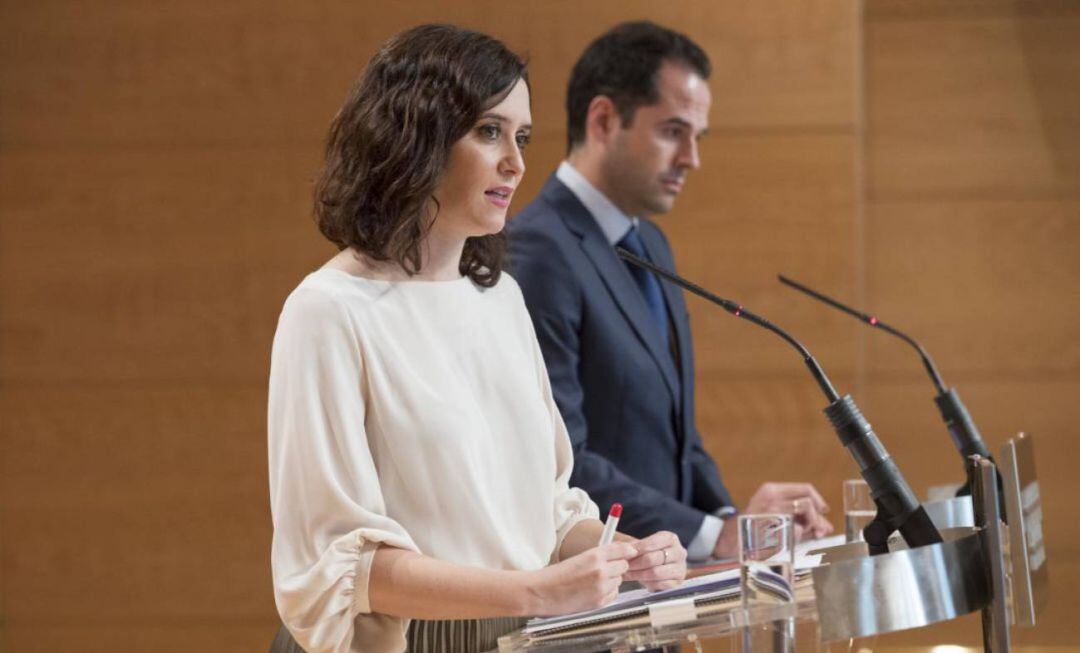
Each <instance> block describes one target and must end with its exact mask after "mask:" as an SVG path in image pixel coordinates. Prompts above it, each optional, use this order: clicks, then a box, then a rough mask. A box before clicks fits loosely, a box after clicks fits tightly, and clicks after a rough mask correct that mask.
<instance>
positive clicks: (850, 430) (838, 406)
mask: <svg viewBox="0 0 1080 653" xmlns="http://www.w3.org/2000/svg"><path fill="white" fill-rule="evenodd" d="M615 252H616V253H617V254H618V255H619V257H620V258H622V259H623V260H625V261H628V262H629V263H631V264H633V265H636V266H638V267H641V268H644V269H646V270H649V271H650V272H652V273H653V274H655V275H657V276H659V277H660V278H662V279H665V280H667V281H669V282H671V283H674V284H675V285H677V286H679V287H681V288H683V289H684V290H688V291H689V292H692V293H694V294H695V295H698V296H700V297H703V298H705V299H707V300H709V301H710V302H712V303H714V304H716V305H718V306H720V307H721V308H723V309H724V310H725V311H727V312H728V313H731V314H732V315H734V316H735V317H740V318H742V319H744V320H749V321H750V322H753V323H754V324H756V325H758V326H761V327H764V328H766V329H768V330H769V331H772V332H773V333H775V334H777V335H778V336H780V337H781V338H783V339H784V340H785V341H786V342H787V343H788V344H790V345H791V346H792V347H794V348H795V349H797V350H798V352H799V354H800V355H802V357H803V361H804V362H805V363H806V366H807V367H808V368H809V369H810V373H811V374H813V376H814V380H815V381H817V384H818V386H819V387H820V388H821V391H822V392H823V393H824V394H825V397H826V398H827V399H828V400H829V405H828V406H827V407H826V408H825V411H824V412H825V415H826V416H827V417H828V418H829V422H830V423H831V424H832V426H833V429H834V430H835V431H836V435H837V436H839V438H840V442H841V444H843V445H844V448H845V449H847V450H848V453H850V454H851V456H852V458H854V459H855V462H856V463H857V464H858V465H859V472H860V473H861V474H862V477H863V478H864V479H865V480H866V484H867V485H869V486H870V494H871V496H872V497H873V499H874V503H875V505H876V506H877V514H876V515H875V517H874V519H873V521H871V522H870V524H868V525H867V526H866V528H865V529H864V530H863V536H864V538H865V539H866V544H867V546H868V547H869V549H870V553H871V554H872V555H877V554H879V553H886V552H888V550H889V549H888V539H889V536H890V535H891V534H892V533H893V532H895V531H899V532H900V535H901V536H902V537H903V538H904V541H905V542H907V544H908V546H909V547H911V548H914V547H917V546H924V545H927V544H934V543H936V542H941V541H942V540H941V534H940V533H938V530H937V528H935V527H934V524H933V522H932V521H930V517H929V516H928V515H927V514H926V510H924V509H923V507H922V504H920V503H919V501H918V499H916V498H915V493H914V492H912V491H911V486H909V485H908V484H907V481H906V480H904V476H903V474H901V473H900V469H899V468H898V467H897V466H896V463H895V462H894V461H893V459H892V457H891V456H889V453H888V452H887V451H886V450H885V446H884V445H883V444H881V441H880V440H878V437H877V435H875V434H874V431H873V429H871V427H870V423H869V422H868V421H866V418H865V417H863V414H862V412H861V411H859V408H858V406H856V405H855V401H854V400H853V399H852V398H851V396H850V395H844V396H843V397H841V396H840V395H839V394H837V392H836V389H835V388H834V387H833V385H832V383H831V382H830V381H829V378H828V377H827V376H825V372H824V370H822V369H821V366H820V365H819V364H818V362H817V361H816V360H815V359H814V357H813V356H812V355H811V354H810V352H809V351H808V350H807V349H806V347H804V346H803V345H802V343H800V342H799V341H797V340H795V338H793V337H791V335H790V334H788V333H787V332H786V331H784V330H783V329H781V328H780V327H778V326H776V325H775V324H773V323H772V322H769V321H768V320H766V319H765V318H763V317H761V316H759V315H755V314H753V313H751V312H750V311H747V310H746V309H744V308H743V307H742V305H741V304H739V303H737V302H733V301H731V300H729V299H724V298H722V297H718V296H716V295H714V294H713V293H711V292H709V291H708V290H705V289H704V288H702V287H701V286H699V285H697V284H695V283H692V282H690V281H687V280H686V279H683V278H682V277H680V276H678V275H676V274H675V273H673V272H669V271H668V270H665V269H664V268H662V267H659V266H658V265H655V264H654V263H651V262H649V261H646V260H644V259H641V258H638V257H637V256H634V255H633V254H631V253H630V252H628V251H626V250H625V249H623V248H621V247H616V248H615Z"/></svg>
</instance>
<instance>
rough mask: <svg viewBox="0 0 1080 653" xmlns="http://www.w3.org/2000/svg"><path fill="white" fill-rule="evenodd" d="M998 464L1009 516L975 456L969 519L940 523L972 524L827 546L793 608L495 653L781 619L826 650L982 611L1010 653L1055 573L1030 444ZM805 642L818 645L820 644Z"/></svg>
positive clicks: (691, 618) (688, 639)
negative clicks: (917, 540) (918, 536)
mask: <svg viewBox="0 0 1080 653" xmlns="http://www.w3.org/2000/svg"><path fill="white" fill-rule="evenodd" d="M999 461H1000V463H1001V467H1000V472H1001V476H1002V481H1003V483H1002V489H1001V491H1003V492H1004V494H1005V501H1004V502H1003V503H1004V505H1005V511H1006V514H1005V515H1002V514H1001V511H1000V506H1001V505H1002V502H1001V501H1000V497H999V488H998V481H997V477H998V468H997V467H995V465H994V464H993V463H992V462H991V461H989V460H987V459H985V458H980V457H978V456H972V458H971V459H970V460H969V465H968V480H969V482H970V484H971V487H972V496H971V502H970V506H971V514H970V515H968V514H966V513H965V512H964V509H963V507H962V506H961V505H960V504H956V505H953V506H951V507H949V508H948V509H946V510H945V511H944V512H943V513H942V514H943V515H945V516H944V517H942V519H955V520H956V521H959V522H963V521H965V520H967V519H969V518H972V519H973V521H974V525H973V526H964V525H961V526H952V527H942V528H941V531H942V536H943V539H944V540H945V541H944V542H941V543H939V544H931V545H927V546H922V547H918V548H914V549H908V548H906V546H905V545H904V543H903V541H902V540H899V539H897V540H895V541H890V543H889V549H890V550H889V552H888V553H884V554H882V555H877V556H869V555H867V549H866V545H865V544H863V543H861V542H856V543H851V544H847V545H843V546H839V547H834V548H831V549H825V550H822V551H820V553H822V555H823V556H824V557H823V560H822V562H823V564H822V565H821V566H820V567H817V568H815V569H814V570H813V572H812V578H813V582H812V587H806V586H803V587H801V588H800V587H799V586H798V585H797V587H796V595H795V598H796V600H795V602H794V603H791V604H788V605H784V606H776V607H772V608H768V609H765V610H763V609H761V608H756V609H754V610H746V609H744V608H742V606H741V602H740V601H739V600H738V599H735V600H729V601H726V602H723V601H721V602H717V603H712V604H706V605H700V606H694V605H693V604H691V605H690V607H689V608H687V606H686V605H685V604H683V605H682V606H680V607H681V608H682V609H681V610H679V611H665V610H661V609H657V610H655V611H654V610H650V611H649V614H647V615H640V616H637V617H634V618H632V619H625V620H613V621H611V622H608V623H596V624H590V625H589V626H587V627H584V628H581V629H575V630H573V631H571V632H565V633H556V634H551V635H544V636H540V637H536V636H530V635H528V634H526V633H524V632H518V633H513V634H510V635H506V636H504V637H501V638H499V651H500V653H512V652H518V651H520V652H530V653H532V652H535V653H541V652H543V653H571V652H575V653H579V652H580V653H585V652H587V651H604V650H611V651H616V652H618V651H639V650H645V649H653V648H661V647H668V648H669V650H677V648H678V647H681V646H687V647H689V648H690V649H691V650H695V649H696V650H700V642H701V641H702V640H704V639H708V638H713V637H726V636H733V635H738V634H740V633H742V632H745V630H746V629H747V628H753V627H755V626H757V625H761V624H767V623H774V622H777V621H778V620H793V621H799V622H814V623H816V629H817V633H818V637H817V639H818V640H820V641H821V642H828V641H835V640H846V639H850V638H856V637H866V636H871V635H877V634H883V633H888V632H894V631H898V630H905V629H909V628H919V627H923V626H928V625H931V624H934V623H939V622H942V621H947V620H950V619H955V618H957V617H960V616H963V615H966V614H969V613H972V612H975V611H981V612H982V624H983V645H984V649H985V650H986V651H987V652H988V653H1002V652H1004V653H1008V651H1009V650H1010V647H1011V643H1010V628H1011V627H1013V626H1020V627H1030V626H1033V625H1035V621H1036V617H1037V615H1038V613H1039V612H1040V611H1041V610H1042V608H1043V606H1045V603H1046V596H1047V586H1048V581H1049V573H1048V569H1047V561H1046V549H1045V544H1044V542H1043V536H1042V507H1041V500H1040V496H1039V486H1038V480H1037V478H1036V475H1035V459H1034V445H1033V442H1032V438H1030V437H1029V436H1025V435H1024V434H1020V435H1018V436H1017V437H1016V438H1013V439H1010V440H1009V441H1008V442H1007V443H1006V445H1005V447H1004V448H1003V449H1002V451H1001V455H1000V457H999ZM931 512H932V511H931ZM950 515H951V517H950ZM1003 517H1004V519H1003ZM939 525H941V522H939ZM673 615H674V616H673ZM802 643H803V642H800V644H802ZM809 644H810V645H811V648H812V647H813V645H814V644H815V642H809ZM792 648H793V643H792Z"/></svg>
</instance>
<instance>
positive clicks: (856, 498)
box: [844, 478, 877, 542]
mask: <svg viewBox="0 0 1080 653" xmlns="http://www.w3.org/2000/svg"><path fill="white" fill-rule="evenodd" d="M875 515H877V506H875V505H874V500H873V499H872V498H871V497H870V486H869V485H867V484H866V481H864V480H862V479H861V478H859V479H852V480H850V481H844V536H845V538H846V539H847V541H848V542H862V541H863V529H864V528H866V525H867V524H869V523H870V522H871V521H873V520H874V516H875Z"/></svg>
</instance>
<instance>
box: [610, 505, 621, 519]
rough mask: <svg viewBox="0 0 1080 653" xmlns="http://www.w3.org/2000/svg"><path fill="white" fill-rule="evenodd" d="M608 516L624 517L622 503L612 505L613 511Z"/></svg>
mask: <svg viewBox="0 0 1080 653" xmlns="http://www.w3.org/2000/svg"><path fill="white" fill-rule="evenodd" d="M608 516H609V517H615V518H618V517H621V516H622V504H621V503H613V504H611V510H610V511H609V512H608Z"/></svg>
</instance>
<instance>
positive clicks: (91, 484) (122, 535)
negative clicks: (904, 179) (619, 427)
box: [0, 0, 861, 653]
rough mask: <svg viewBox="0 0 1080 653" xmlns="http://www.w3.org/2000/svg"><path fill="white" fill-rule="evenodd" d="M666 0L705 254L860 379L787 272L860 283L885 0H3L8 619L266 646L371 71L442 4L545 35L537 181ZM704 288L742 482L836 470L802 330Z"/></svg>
mask: <svg viewBox="0 0 1080 653" xmlns="http://www.w3.org/2000/svg"><path fill="white" fill-rule="evenodd" d="M638 17H641V18H653V19H655V20H658V21H660V22H663V23H666V24H668V25H671V26H672V27H675V28H678V29H682V30H685V31H687V32H688V33H690V34H691V35H692V36H693V37H695V38H696V39H697V40H698V41H699V42H700V43H701V44H702V45H703V46H704V47H705V48H706V50H708V51H709V53H710V54H711V56H712V59H713V62H714V69H715V73H714V77H713V81H712V85H713V94H714V98H715V102H714V106H713V111H712V115H711V123H712V127H713V133H714V135H713V136H712V137H710V139H709V143H708V144H707V151H706V154H705V159H706V165H705V168H704V169H703V170H701V171H699V172H698V173H696V174H695V175H694V176H693V177H694V178H693V179H692V180H691V182H690V184H689V186H688V191H687V194H686V196H685V197H684V198H682V200H681V201H680V202H679V206H678V208H677V210H676V211H675V212H673V214H672V215H671V216H668V217H665V218H664V220H665V223H666V224H667V225H668V227H669V228H670V233H671V237H672V242H673V245H674V247H675V249H676V251H677V252H678V253H679V261H680V265H681V266H682V268H683V269H684V271H686V272H687V273H688V274H691V275H692V276H695V277H697V278H700V279H702V280H703V281H704V282H707V283H708V284H711V285H714V286H715V287H716V288H717V289H718V290H721V289H725V288H726V289H731V291H732V292H733V293H734V294H737V295H739V298H740V299H743V300H744V301H746V302H747V304H748V305H751V304H753V305H754V306H755V307H756V308H759V310H762V312H765V313H769V314H771V315H773V316H779V317H778V321H781V322H783V323H785V324H786V325H788V326H791V327H792V328H793V329H795V330H796V331H798V332H800V333H805V334H806V336H807V337H808V338H809V339H811V340H813V342H814V343H817V344H818V347H819V348H820V349H819V354H820V355H822V356H823V362H825V361H824V359H828V361H831V362H832V363H833V367H834V368H835V369H836V370H837V371H836V375H838V378H840V379H841V380H842V381H843V383H844V385H845V386H850V385H851V384H852V383H853V379H854V372H853V370H854V369H855V368H856V367H857V366H858V362H857V361H856V357H857V356H856V351H857V350H856V347H855V345H854V340H853V339H852V338H851V334H852V333H853V330H852V329H851V328H850V326H845V325H843V321H842V320H837V319H836V318H835V316H822V315H821V314H814V313H813V312H812V311H806V312H804V311H803V307H799V300H798V299H797V298H794V297H791V298H785V296H784V292H785V291H783V290H782V289H780V288H779V287H778V286H777V285H776V284H775V281H774V280H773V279H772V275H773V274H774V273H775V272H777V271H781V270H783V271H787V272H790V273H792V274H798V275H800V276H802V277H803V278H805V279H806V280H808V281H811V282H815V283H820V284H824V285H827V286H829V287H833V288H837V289H839V290H841V291H843V292H847V291H849V290H851V289H852V288H854V287H856V286H857V283H858V280H857V277H856V275H857V270H856V267H855V263H854V262H853V259H852V257H850V256H846V255H845V254H847V253H850V252H851V250H853V249H856V248H857V247H858V243H857V223H856V219H855V218H856V205H857V187H856V186H855V179H856V177H855V169H856V166H857V161H856V159H857V146H858V144H857V141H856V138H857V134H858V129H857V125H856V121H857V118H858V112H857V95H856V75H857V70H858V67H859V62H858V61H857V59H856V58H855V56H854V55H855V52H856V45H857V42H858V38H857V33H858V30H859V29H861V25H860V20H859V11H858V5H857V4H854V3H850V2H846V1H844V0H807V1H806V2H801V3H797V4H784V5H781V4H775V3H759V2H752V1H751V0H725V1H723V2H701V1H696V0H695V1H679V2H674V3H666V4H664V5H662V6H658V5H656V4H655V3H651V2H645V1H644V0H634V1H633V2H627V3H604V4H590V5H582V4H581V3H580V2H571V1H568V0H559V1H557V2H545V3H541V2H531V3H511V4H505V3H496V2H493V1H492V0H470V2H467V3H455V4H447V3H440V2H435V1H420V0H410V1H409V2H404V3H395V4H393V5H390V6H387V7H379V8H375V7H374V6H371V5H365V4H362V3H361V4H357V3H353V2H330V3H318V4H303V3H301V4H297V3H271V4H269V5H268V4H265V3H261V4H257V3H250V2H240V3H225V4H222V3H212V2H205V1H199V2H195V3H185V4H183V5H176V6H165V5H155V4H151V5H147V4H145V3H139V2H133V1H130V0H129V1H119V2H113V3H109V4H107V5H97V6H94V5H86V4H83V3H73V2H67V1H57V0H43V1H41V2H35V3H4V4H2V5H0V88H2V89H3V92H2V93H0V115H3V120H2V121H0V211H2V214H0V390H2V393H3V394H2V399H0V401H2V404H0V408H2V410H3V415H4V420H3V423H2V424H0V427H2V429H3V442H2V446H3V454H4V455H3V456H2V457H0V479H2V483H3V485H2V486H0V487H2V492H0V510H2V512H0V525H2V527H3V528H2V530H0V597H2V599H0V649H2V650H3V651H5V653H7V652H8V651H12V652H16V653H23V652H26V651H53V650H62V649H78V650H89V651H94V650H146V651H151V650H152V651H170V650H222V651H226V650H228V651H244V650H252V651H254V650H264V649H265V646H266V644H267V643H268V641H269V638H270V636H271V635H272V633H273V630H274V628H275V624H276V616H275V615H274V611H273V607H272V598H271V595H270V580H269V564H268V546H269V529H270V524H269V515H268V507H267V498H266V471H265V470H266V461H265V405H264V402H265V396H264V384H265V377H266V372H267V362H268V356H269V345H270V338H271V336H272V333H273V329H274V326H275V320H276V317H277V314H278V311H279V310H280V306H281V302H282V300H283V299H284V297H285V295H286V294H287V293H288V292H289V290H291V288H292V287H294V286H295V284H296V283H297V282H298V281H299V279H300V278H301V277H302V276H303V275H304V274H305V273H307V272H308V271H310V270H311V269H313V268H315V267H317V266H318V265H319V264H320V263H321V262H322V261H323V260H325V259H326V258H328V257H329V256H330V254H331V253H332V248H331V247H330V246H329V245H327V244H326V243H324V242H323V241H322V240H321V239H320V238H319V236H318V234H317V233H316V231H315V229H314V227H313V226H312V224H311V221H310V217H309V215H310V208H309V205H310V180H311V178H312V177H313V175H314V174H315V171H316V169H317V167H318V164H319V159H320V151H321V143H322V139H323V137H324V133H325V130H326V127H327V125H328V123H329V121H330V119H331V118H332V116H333V114H334V112H335V111H336V109H337V107H338V105H339V104H340V102H341V100H342V98H343V97H344V96H345V93H346V91H347V88H348V86H349V84H350V83H351V82H352V80H354V79H355V78H356V77H357V75H358V74H359V72H360V70H361V68H362V66H363V64H364V62H366V61H367V59H368V58H369V57H370V56H371V54H372V53H373V52H374V51H375V49H376V48H377V46H378V44H379V43H381V42H382V41H383V40H385V39H386V38H387V37H389V36H390V35H392V34H394V33H396V32H397V31H400V30H401V29H404V28H406V27H408V26H411V25H413V24H416V23H419V22H427V21H450V22H455V23H458V24H463V25H466V26H470V27H475V28H478V29H481V30H485V31H488V32H491V33H493V34H495V35H496V36H499V37H501V38H503V39H505V40H506V41H507V42H508V44H509V45H510V46H511V47H513V48H515V49H517V50H519V51H522V52H525V53H526V54H527V55H528V56H529V57H530V59H531V61H532V63H531V81H532V85H533V90H534V93H533V112H534V122H535V124H536V134H535V139H534V143H533V145H532V147H531V148H530V151H529V153H528V154H527V162H528V165H529V174H528V176H527V177H526V180H525V182H524V184H523V186H522V189H521V191H520V192H519V194H518V199H517V201H516V202H515V207H514V208H520V206H522V205H523V204H524V202H526V201H528V199H530V198H531V197H532V196H533V195H534V194H535V192H536V190H537V189H538V188H539V186H540V185H541V183H542V182H543V181H544V179H545V178H546V177H547V175H548V174H549V173H550V171H551V170H553V169H554V167H555V165H556V164H557V163H558V161H559V160H560V158H561V157H562V155H563V153H564V148H565V142H564V141H565V136H564V132H563V125H564V122H565V118H564V116H563V108H562V105H563V93H564V89H565V85H566V80H567V78H568V76H569V69H570V66H571V64H572V62H573V61H574V60H575V59H576V57H577V56H578V55H579V53H580V51H581V50H582V48H583V47H584V46H585V45H586V43H588V41H589V40H591V39H592V38H593V37H595V36H596V35H597V34H599V33H600V32H601V31H603V30H604V29H606V28H607V27H610V26H611V25H613V24H615V23H616V22H618V21H620V20H626V19H629V18H638ZM735 242H739V243H742V246H741V247H739V248H737V247H733V246H732V244H733V243H735ZM718 253H722V254H718ZM789 306H790V307H797V308H794V309H793V310H791V311H790V312H787V309H788V307H789ZM692 312H693V313H694V328H695V330H696V332H697V337H698V343H699V347H698V360H699V366H700V368H701V370H702V374H701V378H700V383H699V391H700V393H701V395H700V402H701V404H702V417H701V425H702V430H703V432H705V433H706V444H707V446H708V447H709V448H710V450H712V451H714V452H715V453H716V454H717V456H718V457H719V458H720V459H721V460H722V461H727V464H726V465H725V469H726V479H727V481H728V482H729V484H730V485H731V486H732V489H733V490H734V491H735V492H736V494H737V495H740V496H743V497H745V496H747V495H748V494H749V492H751V491H752V490H753V489H754V487H755V486H756V484H757V482H759V481H760V480H763V476H765V475H773V474H775V475H783V476H785V477H787V478H793V477H798V478H800V479H810V478H811V477H812V476H814V477H815V478H814V479H813V480H816V481H817V480H819V478H820V482H821V484H822V485H823V489H826V493H827V495H828V494H829V492H830V491H834V492H835V491H836V490H838V488H839V480H840V479H842V478H846V477H847V476H850V475H851V470H849V469H847V465H849V461H847V460H846V459H845V458H843V457H842V456H838V455H837V450H836V449H835V448H834V447H833V446H832V443H831V442H829V444H827V445H825V446H824V447H820V448H818V447H815V448H813V449H812V450H810V451H811V453H809V454H807V453H806V449H804V448H803V446H804V444H805V442H806V441H808V440H813V441H820V439H821V438H823V437H824V438H825V439H829V438H831V437H832V436H831V434H830V433H828V431H827V430H825V429H827V427H825V426H824V424H825V422H824V420H823V419H822V418H821V416H820V414H819V411H820V403H821V401H820V399H819V398H818V396H817V395H816V394H815V393H816V390H815V389H814V388H813V386H812V385H811V384H810V382H809V381H808V380H807V379H805V378H804V377H803V376H802V373H801V370H798V369H797V368H798V366H799V363H798V361H797V360H795V359H794V355H793V354H792V353H790V352H785V351H783V346H784V345H783V343H780V342H779V341H775V342H770V338H769V335H768V334H764V333H755V332H754V331H753V330H751V327H750V326H749V325H746V324H739V323H738V322H735V321H733V320H730V319H728V318H727V317H726V316H721V315H719V314H718V313H716V312H715V311H713V310H712V309H711V308H709V307H706V306H704V305H700V304H696V305H693V306H692ZM834 329H835V330H836V331H838V332H842V335H841V336H840V337H835V338H834V337H833V335H834V333H833V332H834ZM808 344H811V343H808ZM808 457H809V458H810V459H812V461H813V466H812V467H807V466H806V464H805V462H806V460H807V458H808ZM819 473H820V474H821V476H820V477H817V476H816V474H819ZM828 488H835V489H834V490H830V489H828ZM830 498H831V499H832V500H833V501H834V502H835V501H836V500H837V497H835V495H831V496H830Z"/></svg>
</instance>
